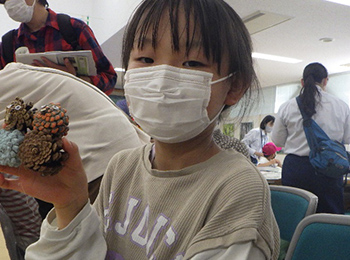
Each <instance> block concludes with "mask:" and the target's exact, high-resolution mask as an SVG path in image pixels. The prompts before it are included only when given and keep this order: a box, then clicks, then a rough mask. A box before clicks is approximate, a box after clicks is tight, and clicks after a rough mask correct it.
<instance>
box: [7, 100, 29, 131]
mask: <svg viewBox="0 0 350 260" xmlns="http://www.w3.org/2000/svg"><path fill="white" fill-rule="evenodd" d="M32 107H33V103H32V102H29V103H28V104H26V103H24V101H23V100H22V99H21V98H19V97H16V99H15V100H14V101H12V102H11V103H10V105H8V106H7V107H6V111H5V130H14V129H17V130H19V131H21V132H22V133H24V134H25V133H27V130H28V129H32V122H33V114H34V112H35V109H34V110H32V109H31V108H32Z"/></svg>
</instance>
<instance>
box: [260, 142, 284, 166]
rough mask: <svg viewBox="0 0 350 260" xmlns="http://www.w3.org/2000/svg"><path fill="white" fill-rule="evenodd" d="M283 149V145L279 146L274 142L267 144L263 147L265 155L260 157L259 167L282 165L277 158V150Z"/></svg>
mask: <svg viewBox="0 0 350 260" xmlns="http://www.w3.org/2000/svg"><path fill="white" fill-rule="evenodd" d="M281 149H282V148H281V147H277V146H276V145H275V144H274V143H272V142H269V143H267V144H265V145H264V147H263V148H262V152H263V154H264V156H262V157H260V159H259V162H258V167H266V166H271V167H282V163H281V161H280V160H278V159H276V152H278V151H280V150H281Z"/></svg>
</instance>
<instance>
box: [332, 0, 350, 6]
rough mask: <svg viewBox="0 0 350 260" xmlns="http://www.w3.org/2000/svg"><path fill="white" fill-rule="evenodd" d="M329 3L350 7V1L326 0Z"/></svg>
mask: <svg viewBox="0 0 350 260" xmlns="http://www.w3.org/2000/svg"><path fill="white" fill-rule="evenodd" d="M326 1H327V2H332V3H336V4H341V5H347V6H350V0H326Z"/></svg>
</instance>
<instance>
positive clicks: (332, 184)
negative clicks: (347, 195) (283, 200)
mask: <svg viewBox="0 0 350 260" xmlns="http://www.w3.org/2000/svg"><path fill="white" fill-rule="evenodd" d="M282 185H285V186H292V187H297V188H301V189H304V190H307V191H310V192H312V193H314V194H315V195H316V196H317V197H318V206H317V213H335V214H344V189H343V178H342V177H340V178H337V179H334V178H330V177H326V176H324V175H322V174H319V173H317V172H316V171H315V169H314V168H313V167H312V165H311V164H310V161H309V157H308V156H297V155H294V154H288V155H287V156H286V158H285V159H284V161H283V167H282Z"/></svg>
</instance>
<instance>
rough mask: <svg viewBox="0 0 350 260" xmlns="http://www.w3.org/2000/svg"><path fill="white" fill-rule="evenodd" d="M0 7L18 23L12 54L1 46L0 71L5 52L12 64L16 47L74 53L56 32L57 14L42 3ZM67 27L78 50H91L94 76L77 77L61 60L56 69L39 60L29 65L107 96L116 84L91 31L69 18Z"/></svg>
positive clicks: (29, 0)
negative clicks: (62, 75) (67, 77)
mask: <svg viewBox="0 0 350 260" xmlns="http://www.w3.org/2000/svg"><path fill="white" fill-rule="evenodd" d="M0 4H3V5H4V7H5V9H6V11H7V13H8V15H9V16H10V18H12V19H13V20H15V21H17V22H20V23H21V24H20V26H19V28H18V29H16V30H14V31H13V34H12V46H11V47H12V50H8V49H5V48H4V46H3V45H4V44H3V42H2V43H1V46H0V69H2V68H4V67H5V65H6V64H7V63H8V62H7V61H6V59H5V52H9V51H11V53H12V57H13V60H15V55H14V54H15V51H16V49H18V48H19V47H23V46H25V47H27V48H28V49H29V52H30V53H38V52H49V51H72V50H75V49H74V47H73V45H72V44H70V43H68V42H67V41H66V40H65V38H64V36H63V35H62V33H61V31H60V30H59V26H58V22H57V14H56V13H55V12H54V11H52V10H51V9H50V8H48V2H47V1H46V0H0ZM70 23H71V25H72V27H73V29H74V31H75V34H76V41H77V44H78V48H79V49H82V50H91V52H92V56H93V59H94V61H95V65H96V69H97V74H96V75H95V76H89V77H88V76H81V75H79V74H77V72H76V69H75V68H74V66H73V65H72V64H71V62H70V61H69V60H68V59H65V61H64V65H59V64H56V63H54V62H52V61H50V60H48V59H46V58H42V59H41V60H36V61H35V62H34V63H33V64H32V65H34V66H41V67H52V68H56V69H60V70H63V71H66V72H69V73H71V74H73V75H76V76H78V77H80V78H82V79H84V80H86V81H88V82H90V83H92V84H94V85H95V86H96V87H98V88H99V89H101V90H102V91H103V92H105V93H106V94H107V95H109V94H111V92H112V91H113V88H114V86H115V84H116V80H117V75H116V73H115V71H114V68H113V66H112V64H111V63H110V62H109V60H108V59H107V57H106V56H105V55H104V54H103V52H102V49H101V47H100V45H99V43H98V42H97V40H96V38H95V36H94V34H93V32H92V30H91V28H90V27H89V26H88V25H87V24H86V23H84V22H83V21H81V20H78V19H75V18H70ZM12 57H11V58H12Z"/></svg>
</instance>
